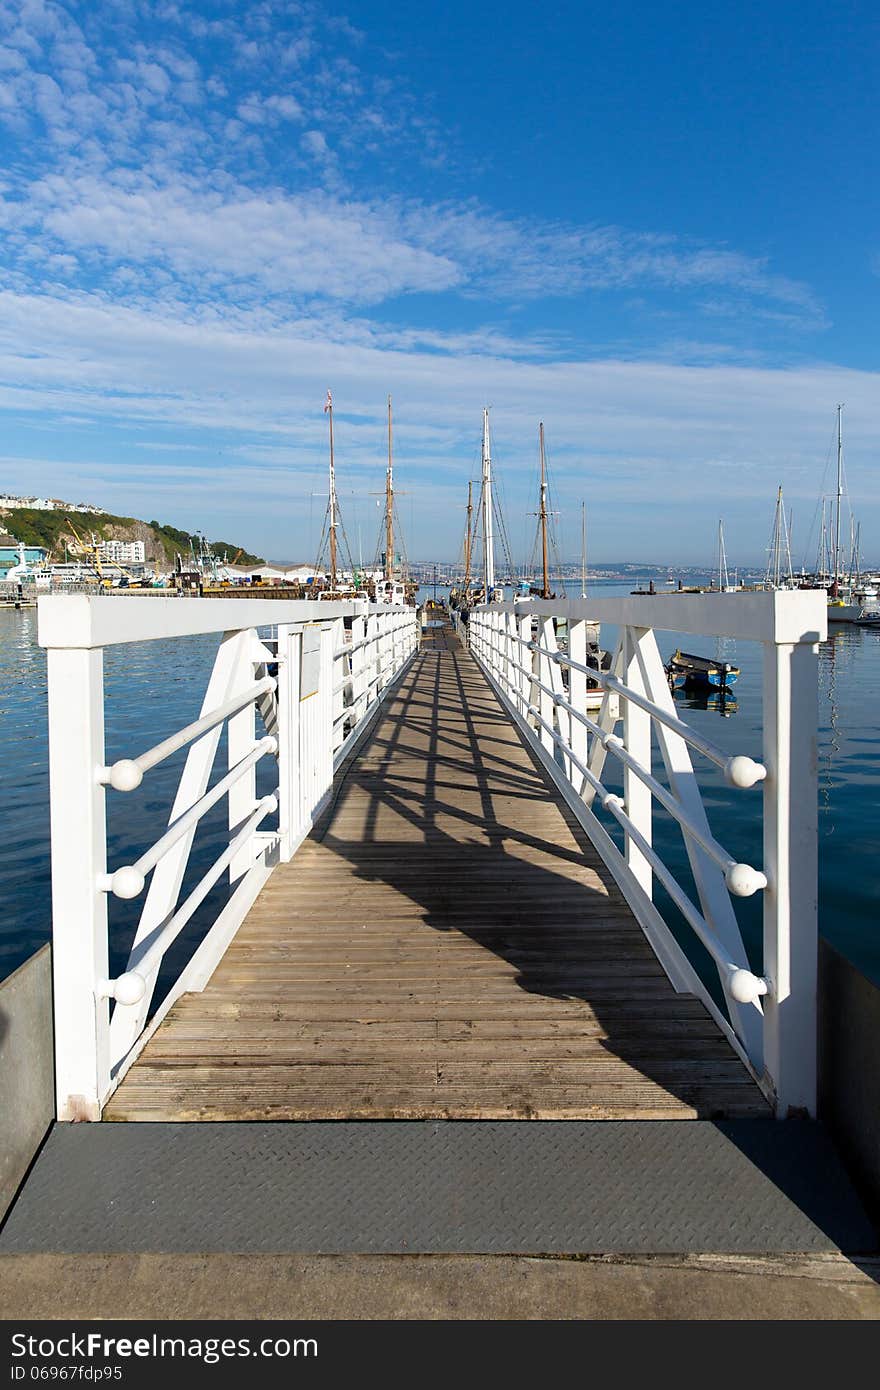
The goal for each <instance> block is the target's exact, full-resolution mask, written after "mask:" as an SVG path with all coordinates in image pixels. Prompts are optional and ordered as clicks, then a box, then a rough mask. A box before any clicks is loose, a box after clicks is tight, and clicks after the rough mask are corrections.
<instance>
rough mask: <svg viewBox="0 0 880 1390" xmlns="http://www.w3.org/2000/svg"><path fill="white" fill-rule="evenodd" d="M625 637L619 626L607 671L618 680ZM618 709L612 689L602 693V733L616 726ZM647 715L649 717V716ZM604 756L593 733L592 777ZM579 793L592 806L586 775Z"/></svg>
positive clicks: (593, 794) (593, 793)
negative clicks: (615, 644)
mask: <svg viewBox="0 0 880 1390" xmlns="http://www.w3.org/2000/svg"><path fill="white" fill-rule="evenodd" d="M625 638H626V629H625V628H621V629H620V635H619V637H618V639H617V646H616V647H615V649H614V654H613V656H612V658H611V667H610V671H609V674H610V675H612V676H615V677H616V678H617V679H618V680H621V679H622V678H623V674H624V666H625V656H626V653H625V647H626V641H625ZM619 709H620V701H619V697H618V696H617V695H616V694H615V692H614V691H612V690H606V691H605V693H604V695H603V696H602V704H601V706H600V707H599V713H598V715H597V717H596V723H597V724H598V726H599V728H600V729H601V730H602V733H603V734H610V733H612V732H613V731H614V729H615V728H616V726H617V724H618V721H619ZM648 717H649V718H650V716H648ZM606 756H607V754H606V752H605V745H604V743H603V742H602V740H601V739H600V738H597V737H596V735H595V734H594V735H593V739H592V742H591V744H590V757H589V761H588V762H587V767H588V768H589V769H590V772H592V774H593V776H594V777H598V778H601V776H602V770H603V768H604V767H605V759H606ZM580 794H581V797H582V798H583V801H584V804H585V805H586V806H592V804H593V802H594V800H595V798H596V790H595V788H594V787H593V786H592V785H591V784H590V783H589V782H588V781H587V779H586V777H585V778H584V784H583V786H582V787H581V788H580Z"/></svg>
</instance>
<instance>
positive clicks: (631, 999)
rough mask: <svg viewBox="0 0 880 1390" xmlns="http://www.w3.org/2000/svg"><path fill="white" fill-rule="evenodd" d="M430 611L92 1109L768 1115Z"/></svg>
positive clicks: (147, 1114) (215, 1113) (234, 1116)
mask: <svg viewBox="0 0 880 1390" xmlns="http://www.w3.org/2000/svg"><path fill="white" fill-rule="evenodd" d="M767 1113H768V1109H767V1106H766V1103H765V1101H764V1099H763V1097H762V1096H761V1094H760V1092H759V1090H758V1088H757V1086H756V1085H755V1084H754V1082H753V1081H752V1080H751V1078H750V1077H749V1075H748V1073H747V1072H746V1070H745V1068H744V1067H743V1066H742V1064H741V1063H740V1061H739V1060H738V1058H737V1057H736V1056H735V1055H734V1053H733V1051H732V1049H731V1048H730V1046H729V1045H728V1043H727V1041H726V1040H725V1039H724V1037H723V1035H722V1034H721V1033H720V1031H719V1030H718V1028H717V1027H716V1025H715V1024H714V1022H713V1021H712V1020H711V1019H710V1017H709V1016H708V1014H707V1013H706V1011H705V1010H704V1008H703V1006H702V1005H701V1004H700V1003H699V1002H698V1001H697V1000H695V999H694V998H693V997H691V996H689V995H677V994H675V992H674V991H673V989H672V987H671V985H670V984H669V982H668V981H667V979H666V976H665V975H664V974H663V972H662V970H661V969H660V967H659V965H658V964H657V962H656V960H655V958H654V955H653V953H652V952H651V950H650V948H649V947H648V945H647V944H646V942H645V940H644V937H643V935H642V933H641V931H640V930H639V928H638V926H637V925H636V923H635V922H634V920H633V918H632V917H631V915H630V912H629V909H628V908H627V906H626V904H625V903H624V901H623V899H622V897H621V896H620V894H619V892H618V890H617V888H616V886H615V885H614V883H613V881H612V880H611V879H610V877H609V875H608V874H607V872H606V871H605V869H604V867H603V866H602V865H601V862H600V861H599V859H598V857H597V856H596V854H595V852H594V851H593V850H592V848H591V847H590V845H589V844H588V843H587V842H586V840H585V839H584V837H583V834H582V832H581V831H580V828H579V827H578V826H577V825H576V823H575V822H574V821H573V819H572V817H571V816H570V813H569V812H568V811H567V808H566V807H565V805H564V803H562V801H561V800H560V798H559V797H558V795H557V794H556V792H555V790H554V789H553V788H552V787H551V785H550V784H549V783H548V782H547V780H546V778H545V776H544V774H543V773H542V772H541V770H540V769H539V768H538V767H537V766H536V765H535V763H534V762H533V760H532V758H531V757H530V755H529V753H528V752H527V750H526V749H525V747H524V746H523V744H522V742H521V741H520V738H519V736H518V734H517V732H516V729H515V728H514V726H513V724H512V723H511V721H510V720H509V719H508V718H507V716H506V715H505V714H504V712H503V711H502V709H501V708H500V707H499V705H498V703H497V701H496V700H495V697H494V695H493V694H492V692H491V690H490V689H489V687H488V686H487V684H486V682H485V681H484V679H483V677H482V675H481V674H480V672H479V670H478V668H477V667H476V665H475V664H474V663H473V661H472V660H471V659H470V657H469V656H468V655H467V654H466V653H465V652H463V651H462V649H461V648H460V646H459V645H458V643H457V641H456V640H455V638H454V637H453V636H452V634H451V632H450V631H449V630H448V629H447V630H441V629H435V630H430V629H429V631H428V634H427V635H426V640H425V642H424V644H423V648H422V651H421V653H420V654H419V656H418V657H417V658H416V661H415V662H414V664H413V666H412V667H411V668H410V670H409V672H408V673H407V676H406V677H405V679H404V681H403V683H402V685H401V687H400V689H399V690H398V692H397V693H396V695H395V696H394V697H393V699H391V700H390V702H389V705H388V708H387V711H386V712H385V713H384V715H383V716H382V717H381V720H380V723H379V725H378V726H377V728H376V730H375V732H374V734H373V735H372V737H371V738H370V740H369V742H368V743H367V744H366V745H365V746H364V747H363V749H362V751H361V753H360V755H359V756H358V757H356V758H355V759H354V760H353V761H352V762H351V763H350V764H349V766H348V768H347V769H346V770H345V772H344V773H343V774H341V776H340V778H339V781H338V784H337V789H336V795H335V800H334V802H333V805H332V807H331V809H330V812H329V813H328V815H327V817H326V818H325V821H324V823H323V824H322V826H320V827H319V828H318V829H317V831H316V833H315V835H314V836H313V838H311V839H310V840H308V841H307V842H306V844H305V845H304V846H303V847H302V849H301V850H300V851H299V853H298V854H297V855H296V856H295V857H294V859H293V860H292V862H291V863H290V864H287V865H284V866H282V867H280V868H278V869H276V871H275V873H274V874H273V876H272V878H271V879H270V881H269V883H268V884H267V886H266V888H265V889H264V890H263V892H262V894H261V895H260V897H259V899H258V901H257V902H256V904H255V905H254V907H253V909H252V910H251V912H250V914H249V916H248V917H247V919H246V921H245V922H244V924H243V925H242V927H241V929H240V931H239V933H238V935H237V937H236V939H235V941H234V942H233V944H232V945H231V947H230V948H229V950H228V952H227V954H226V956H225V957H224V959H223V960H222V961H221V963H220V965H219V966H218V968H217V970H216V972H215V974H214V976H213V978H212V980H211V981H210V983H209V985H208V987H207V989H206V990H205V992H204V993H203V994H195V995H187V996H184V997H183V998H182V999H181V1000H179V1001H178V1003H177V1004H176V1005H175V1007H174V1008H173V1009H172V1010H171V1012H170V1013H169V1015H168V1017H167V1018H166V1020H165V1021H164V1022H163V1023H162V1025H161V1026H160V1027H159V1029H158V1030H157V1032H156V1034H155V1036H154V1037H153V1038H152V1040H151V1041H150V1042H149V1043H148V1045H147V1047H146V1048H145V1050H144V1052H143V1054H142V1055H141V1057H140V1058H139V1059H138V1061H137V1062H136V1063H135V1065H134V1066H133V1067H132V1069H131V1071H130V1072H129V1074H128V1076H127V1077H126V1078H125V1080H124V1081H123V1083H122V1085H121V1086H120V1088H119V1090H118V1091H117V1092H116V1094H115V1096H114V1097H113V1098H112V1100H111V1102H110V1104H109V1106H108V1109H107V1112H106V1117H107V1118H108V1119H113V1120H257V1119H278V1120H295V1119H330V1118H342V1117H348V1118H369V1119H381V1118H399V1119H404V1118H420V1119H421V1118H428V1117H447V1118H470V1119H474V1118H486V1119H490V1118H491V1119H497V1118H516V1119H522V1118H529V1117H533V1118H540V1119H559V1118H571V1119H575V1118H578V1119H624V1118H633V1119H651V1118H656V1119H685V1118H693V1117H697V1116H718V1115H727V1116H748V1115H763V1114H767Z"/></svg>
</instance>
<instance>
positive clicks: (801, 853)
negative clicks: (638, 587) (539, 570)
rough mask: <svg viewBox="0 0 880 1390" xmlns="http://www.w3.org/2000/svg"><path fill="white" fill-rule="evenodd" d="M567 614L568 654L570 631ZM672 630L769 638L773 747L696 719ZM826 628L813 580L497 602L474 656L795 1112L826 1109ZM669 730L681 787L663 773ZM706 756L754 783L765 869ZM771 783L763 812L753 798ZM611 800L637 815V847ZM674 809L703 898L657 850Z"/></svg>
mask: <svg viewBox="0 0 880 1390" xmlns="http://www.w3.org/2000/svg"><path fill="white" fill-rule="evenodd" d="M560 620H564V622H565V624H566V626H567V632H568V639H567V650H560V647H559V643H558V641H557V631H558V629H559V626H560ZM603 622H605V623H613V624H616V625H617V626H618V628H619V637H618V640H617V644H616V647H615V649H614V652H613V656H612V659H611V665H610V669H608V670H605V671H600V670H597V669H594V667H593V665H592V664H591V663H590V662H589V661H588V639H589V638H590V637H591V636H592V635H593V634H594V633H595V631H596V624H598V623H603ZM655 630H660V631H663V630H665V631H675V632H686V633H693V634H700V635H702V636H706V637H733V638H739V639H743V640H750V641H755V642H759V643H761V644H762V647H763V653H764V655H763V726H764V732H763V749H762V751H761V761H757V760H756V759H753V758H752V757H751V756H749V755H748V754H746V753H743V754H739V755H736V756H731V755H729V754H728V753H726V752H724V751H723V750H722V749H720V748H718V747H716V746H715V745H714V744H713V743H712V742H711V741H710V740H708V739H706V738H704V737H703V736H702V735H701V734H699V733H698V732H697V731H696V730H694V729H692V728H690V727H689V726H688V724H687V723H685V722H684V721H683V720H682V719H680V718H679V716H678V714H677V713H676V710H675V706H674V703H673V699H672V695H671V692H670V689H669V684H668V680H667V676H666V672H665V670H664V667H663V663H662V660H661V658H660V653H659V649H658V646H657V641H656V638H655V635H654V633H655ZM826 631H827V629H826V598H825V594H824V593H818V592H817V593H811V592H807V591H805V592H794V593H738V594H704V595H687V596H680V595H671V596H666V595H656V596H652V597H645V598H642V597H632V598H620V599H617V598H607V599H597V600H592V599H590V600H585V599H575V600H559V601H556V600H546V601H542V600H531V601H522V602H510V603H497V604H491V605H488V606H485V605H484V606H481V607H479V608H475V609H472V610H471V613H470V616H469V620H468V624H467V633H468V642H469V645H470V649H471V652H472V653H473V655H474V656H475V657H476V659H477V660H478V662H479V663H480V665H481V666H482V668H483V670H484V672H485V673H486V675H487V676H488V677H489V679H490V681H491V682H492V684H493V686H494V687H495V690H496V692H497V693H498V695H499V696H500V698H501V700H502V702H503V703H504V705H505V706H506V708H507V709H508V711H509V712H510V714H511V715H512V717H513V718H514V720H515V721H516V723H517V724H518V726H519V727H520V728H521V730H522V731H523V732H524V734H525V736H526V738H527V741H528V742H529V744H530V745H531V747H532V748H533V749H534V750H535V752H536V753H537V755H538V756H539V758H540V759H541V761H542V762H543V764H544V765H545V767H546V768H547V770H548V771H549V772H550V774H551V776H552V777H553V778H554V780H555V782H556V784H557V786H558V787H559V789H560V790H561V791H562V793H563V795H564V796H565V798H566V801H567V803H568V805H569V806H570V807H571V809H572V810H573V811H574V813H575V815H576V817H577V818H578V820H579V822H580V824H581V825H582V827H583V828H584V830H585V831H586V833H587V835H588V837H589V838H590V840H591V842H592V843H593V845H594V846H595V848H596V849H597V851H598V852H599V854H600V855H601V857H602V859H603V860H604V862H605V864H606V865H607V867H608V868H609V869H610V871H611V873H612V874H613V876H614V878H615V879H616V881H617V883H618V885H619V886H620V888H621V890H622V892H623V894H624V896H625V898H626V900H627V902H628V903H629V905H630V907H631V908H632V910H633V913H634V915H635V917H636V918H637V920H638V921H639V923H640V925H641V927H642V929H643V930H644V932H645V934H646V936H647V938H648V940H649V941H650V943H651V945H652V947H653V948H654V951H655V952H656V954H657V957H658V959H659V960H660V962H661V964H662V965H663V967H664V969H665V970H666V973H667V974H668V976H669V978H670V980H671V981H672V983H673V985H674V986H675V988H676V989H678V990H682V991H687V992H691V993H694V994H696V995H698V996H699V997H700V998H702V999H703V1001H704V1002H705V1004H706V1006H707V1008H708V1009H709V1010H710V1011H711V1012H712V1014H713V1015H714V1016H715V1017H716V1019H717V1020H718V1022H719V1024H720V1025H721V1027H722V1028H723V1029H724V1031H725V1032H726V1033H727V1035H728V1037H729V1038H730V1040H731V1042H732V1043H733V1044H734V1046H735V1047H736V1049H737V1050H738V1052H739V1053H740V1055H741V1056H742V1057H743V1060H744V1061H746V1062H747V1064H748V1065H749V1067H750V1068H751V1070H752V1071H753V1072H754V1074H755V1076H756V1077H757V1078H758V1079H759V1081H760V1082H761V1084H762V1086H763V1088H764V1090H765V1093H766V1094H767V1095H768V1097H769V1098H770V1099H771V1100H772V1101H773V1103H774V1105H775V1107H776V1113H777V1114H779V1115H781V1116H785V1115H787V1114H790V1113H793V1112H800V1111H806V1112H807V1113H809V1114H814V1113H815V1106H816V951H817V898H818V888H817V785H816V757H817V751H816V739H817V724H818V694H817V692H818V656H817V653H818V645H817V644H818V642H819V641H821V640H822V639H823V638H824V637H825V636H826ZM563 673H565V674H563ZM588 689H590V690H592V691H593V692H594V694H593V698H592V699H590V700H588V698H587V691H588ZM597 689H598V690H599V691H600V692H601V696H602V698H601V702H600V705H599V708H598V710H597V709H596V708H595V706H596V696H595V692H596V690H597ZM588 710H589V711H590V712H588ZM621 726H622V727H621ZM655 744H656V747H657V750H658V751H659V755H660V759H661V761H662V764H663V767H664V769H665V783H662V782H660V781H659V780H658V778H657V777H655V776H654V772H653V770H652V758H653V748H654V745H655ZM692 754H697V755H699V758H702V759H707V760H708V761H709V762H710V763H713V764H714V765H715V766H716V767H718V768H719V769H720V770H721V772H722V774H723V777H724V780H725V782H726V783H727V784H728V786H729V787H731V788H736V789H737V790H738V791H741V792H742V793H743V797H744V804H743V815H744V816H746V817H757V816H758V815H760V814H761V810H763V844H764V852H763V858H764V862H763V865H762V866H760V867H753V866H752V865H749V864H744V863H740V862H738V861H737V859H736V857H735V856H734V855H732V854H730V853H729V852H728V851H727V849H725V848H724V847H723V846H722V845H721V844H719V842H718V841H717V840H716V839H715V837H714V835H713V834H712V831H711V829H710V826H709V820H708V817H707V814H706V809H705V806H704V803H703V798H702V795H701V792H700V787H699V783H698V781H697V776H696V772H695V767H694V762H693V760H692ZM609 757H611V758H612V759H614V760H615V762H616V763H618V764H619V765H620V770H621V772H622V781H623V796H622V797H621V796H619V795H617V794H616V793H615V792H614V791H613V790H611V789H609V788H608V787H607V786H606V785H605V784H604V783H603V781H602V776H603V770H604V769H605V767H606V763H607V760H608V758H609ZM758 788H760V789H761V793H762V802H763V806H762V808H761V807H760V806H759V805H758V804H756V802H755V800H754V796H755V789H758ZM750 789H752V791H751V796H750ZM597 805H598V806H601V807H602V808H603V810H604V811H605V812H606V813H607V814H609V815H610V816H611V817H613V819H614V821H616V822H617V823H618V825H619V826H620V827H621V828H622V832H623V836H622V838H623V846H624V847H623V850H622V851H621V850H620V849H619V848H618V845H617V844H616V843H615V840H614V839H613V838H612V836H611V835H610V834H609V833H608V830H607V829H606V827H605V826H604V825H603V824H602V822H601V821H600V819H599V818H598V817H597V815H596V813H595V807H596V806H597ZM657 809H662V811H664V812H665V813H666V814H667V815H669V816H670V817H672V819H673V820H674V821H675V822H676V823H677V825H678V826H679V828H680V830H681V833H682V836H683V839H684V845H685V848H686V851H687V857H688V861H689V864H690V869H691V873H692V876H693V880H694V884H695V887H696V896H697V898H698V902H696V903H695V902H694V901H693V897H692V896H689V893H688V891H687V890H686V889H685V888H684V887H682V885H681V883H680V882H679V881H678V879H677V878H676V876H675V874H674V873H673V872H672V871H671V870H670V868H669V867H668V866H667V865H666V864H665V863H664V861H663V860H662V859H661V857H660V856H659V854H658V853H657V852H656V850H655V847H654V844H653V835H652V829H653V817H654V813H655V811H656V810H657ZM655 879H656V881H657V882H658V883H659V884H661V885H662V887H663V888H664V889H665V891H666V893H667V894H668V895H669V897H670V899H671V900H672V902H673V903H674V904H675V906H676V908H677V909H678V911H679V912H680V914H681V916H682V917H683V918H684V920H685V922H686V923H687V924H688V925H689V926H690V928H691V929H692V930H693V932H694V933H695V935H696V937H697V938H698V939H699V941H700V942H701V943H702V945H703V946H704V947H705V949H706V951H708V953H709V955H710V957H711V958H712V960H713V962H714V964H715V966H716V967H717V970H718V975H719V979H720V983H721V988H722V991H723V995H724V1000H725V1005H726V1011H725V1010H722V1009H719V1008H718V1006H717V1005H716V1004H715V1002H714V1000H713V998H712V996H711V994H710V993H709V991H708V990H707V989H706V988H705V986H704V985H703V983H702V981H701V980H700V978H699V976H698V975H697V972H696V971H695V970H694V968H693V966H692V965H691V963H690V961H689V960H688V957H687V955H686V954H685V952H684V951H683V950H682V948H681V946H680V945H679V944H678V941H677V940H676V938H675V936H674V935H673V933H672V931H671V930H670V927H669V926H668V924H667V923H666V922H665V921H664V919H663V917H662V916H661V914H660V912H659V911H658V910H657V907H656V906H655V904H654V902H653V900H652V899H653V884H654V881H655ZM755 893H762V894H763V923H764V933H763V967H762V971H761V973H760V974H758V973H756V972H755V971H753V970H752V968H751V966H750V964H749V960H748V957H747V955H746V950H745V947H744V945H743V940H742V936H741V933H740V928H739V925H738V922H737V918H736V913H735V910H734V905H733V901H732V899H733V898H737V897H750V896H752V895H753V894H755Z"/></svg>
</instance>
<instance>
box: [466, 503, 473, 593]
mask: <svg viewBox="0 0 880 1390" xmlns="http://www.w3.org/2000/svg"><path fill="white" fill-rule="evenodd" d="M473 489H474V485H473V483H472V482H470V481H468V504H467V525H466V527H465V532H464V591H465V593H467V591H468V589H469V588H470V587H471V517H472V516H473V513H474V504H473Z"/></svg>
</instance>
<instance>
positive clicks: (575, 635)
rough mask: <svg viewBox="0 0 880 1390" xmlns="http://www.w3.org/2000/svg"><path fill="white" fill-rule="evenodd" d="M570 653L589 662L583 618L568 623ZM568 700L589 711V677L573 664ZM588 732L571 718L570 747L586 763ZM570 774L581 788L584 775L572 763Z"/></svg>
mask: <svg viewBox="0 0 880 1390" xmlns="http://www.w3.org/2000/svg"><path fill="white" fill-rule="evenodd" d="M568 654H569V656H570V657H571V659H572V661H577V662H579V663H580V665H581V666H586V664H587V624H586V622H585V620H584V619H583V618H580V619H578V620H577V621H575V620H572V621H571V622H569V624H568ZM568 701H569V704H570V705H571V707H572V709H576V710H577V711H578V712H579V713H580V714H586V712H587V677H586V676H585V675H584V673H583V671H576V670H575V669H574V667H573V666H569V668H568ZM588 737H589V735H588V734H587V730H586V727H585V726H584V725H583V724H582V723H581V721H580V720H579V719H575V718H574V717H573V716H572V717H571V718H570V719H569V747H570V748H571V751H572V753H574V755H575V757H577V758H579V759H580V761H581V762H582V763H583V764H584V765H586V761H587V740H588ZM569 775H570V777H571V780H572V782H573V783H574V785H575V787H577V788H578V790H580V788H581V784H582V782H583V780H584V779H583V777H582V775H581V773H580V772H578V770H577V768H576V767H575V766H574V764H573V763H572V764H571V765H570V771H569Z"/></svg>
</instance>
